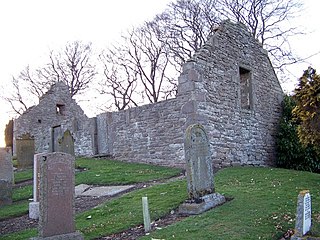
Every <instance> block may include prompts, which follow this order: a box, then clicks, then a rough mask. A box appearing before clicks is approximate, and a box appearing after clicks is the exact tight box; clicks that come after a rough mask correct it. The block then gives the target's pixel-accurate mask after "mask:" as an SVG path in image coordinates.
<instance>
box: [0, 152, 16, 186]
mask: <svg viewBox="0 0 320 240" xmlns="http://www.w3.org/2000/svg"><path fill="white" fill-rule="evenodd" d="M0 179H2V180H6V181H8V182H10V183H13V182H14V180H13V164H12V155H11V148H8V147H6V148H0Z"/></svg>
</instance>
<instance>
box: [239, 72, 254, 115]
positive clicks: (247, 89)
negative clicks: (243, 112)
mask: <svg viewBox="0 0 320 240" xmlns="http://www.w3.org/2000/svg"><path fill="white" fill-rule="evenodd" d="M239 75H240V97H241V108H242V109H248V110H250V109H252V96H251V94H252V88H251V71H250V70H248V69H245V68H242V67H239Z"/></svg>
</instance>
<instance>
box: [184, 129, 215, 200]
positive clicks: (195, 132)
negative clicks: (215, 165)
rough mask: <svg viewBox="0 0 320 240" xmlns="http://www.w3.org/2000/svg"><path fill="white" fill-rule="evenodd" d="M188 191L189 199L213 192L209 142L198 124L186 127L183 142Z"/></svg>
mask: <svg viewBox="0 0 320 240" xmlns="http://www.w3.org/2000/svg"><path fill="white" fill-rule="evenodd" d="M184 150H185V159H186V174H187V182H188V193H189V198H190V199H199V198H200V197H202V196H204V195H207V194H210V193H213V192H214V182H213V171H212V162H211V155H210V143H209V141H208V137H207V134H206V132H205V130H204V128H203V126H202V125H200V124H195V125H191V126H189V127H188V128H187V131H186V135H185V142H184Z"/></svg>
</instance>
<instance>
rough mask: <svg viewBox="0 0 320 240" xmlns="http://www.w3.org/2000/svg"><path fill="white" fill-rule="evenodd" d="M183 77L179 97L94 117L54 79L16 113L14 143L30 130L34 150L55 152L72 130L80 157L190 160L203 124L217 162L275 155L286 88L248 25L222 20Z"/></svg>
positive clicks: (254, 161) (259, 161) (257, 160)
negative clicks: (189, 142) (192, 131)
mask: <svg viewBox="0 0 320 240" xmlns="http://www.w3.org/2000/svg"><path fill="white" fill-rule="evenodd" d="M178 82H179V85H178V94H177V96H176V97H175V98H174V99H170V100H166V101H162V102H158V103H154V104H149V105H144V106H140V107H135V108H131V109H127V110H123V111H118V112H106V113H102V114H100V115H98V116H96V117H94V118H88V117H87V116H86V115H85V114H84V112H83V111H82V109H81V108H80V106H78V105H77V103H76V102H75V101H74V100H73V99H72V98H71V96H70V94H69V92H68V88H67V86H65V85H64V84H62V83H56V84H55V85H53V86H52V88H51V89H50V90H49V91H48V92H47V93H46V94H44V95H43V96H42V97H41V99H40V101H39V104H38V105H37V106H34V107H32V108H30V109H28V110H27V111H26V112H25V113H24V114H22V115H21V116H20V117H19V118H18V119H16V120H15V122H14V145H17V143H18V141H19V139H22V138H23V136H26V135H28V136H29V137H30V138H31V139H32V140H33V144H34V152H35V153H40V152H52V151H55V150H56V149H55V148H56V147H55V144H56V141H57V140H58V139H59V136H60V137H61V135H62V134H63V132H65V131H66V130H69V131H70V132H71V133H72V136H73V138H74V150H75V154H76V155H77V156H94V155H108V156H113V157H115V158H116V159H119V160H124V161H132V162H144V163H152V164H158V165H166V166H179V167H184V164H185V161H184V145H183V142H184V133H185V130H186V128H187V127H188V126H189V125H190V124H194V123H199V124H202V125H203V126H204V128H205V130H206V132H207V135H208V138H209V140H210V145H211V156H212V162H213V165H214V166H215V167H224V166H236V165H249V164H250V165H268V164H271V163H272V162H273V161H274V159H275V135H276V132H277V126H278V122H279V118H280V115H281V102H282V99H283V91H282V89H281V86H280V84H279V81H278V79H277V76H276V74H275V72H274V69H273V67H272V64H271V62H270V60H269V58H268V54H267V51H266V50H264V49H263V48H262V46H261V44H260V43H258V42H257V41H256V40H255V39H254V38H253V37H252V36H251V35H250V33H249V32H248V30H247V29H246V28H245V27H244V26H243V25H241V24H235V23H232V22H230V21H225V22H223V23H221V25H220V26H219V27H218V28H216V29H215V31H214V33H213V35H212V36H210V38H209V39H208V41H207V42H206V43H205V44H204V45H203V47H202V48H201V49H200V50H199V51H198V52H196V53H195V54H194V56H193V57H192V58H191V59H190V60H189V61H187V62H186V63H185V64H184V66H183V71H182V73H181V75H180V77H179V79H178ZM18 145H19V144H18ZM18 147H19V146H15V147H14V150H15V149H17V148H18Z"/></svg>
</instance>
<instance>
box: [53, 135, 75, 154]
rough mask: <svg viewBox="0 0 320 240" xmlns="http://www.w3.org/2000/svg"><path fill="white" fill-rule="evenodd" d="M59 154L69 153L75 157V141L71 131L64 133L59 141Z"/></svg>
mask: <svg viewBox="0 0 320 240" xmlns="http://www.w3.org/2000/svg"><path fill="white" fill-rule="evenodd" d="M56 151H57V152H64V153H69V154H71V155H73V156H74V139H73V137H72V134H71V132H70V131H69V130H67V131H65V132H64V133H63V136H62V137H61V138H60V139H58V144H57V150H56Z"/></svg>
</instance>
